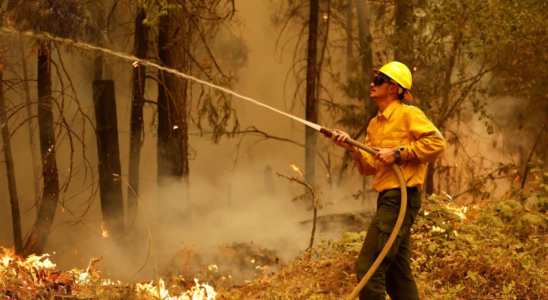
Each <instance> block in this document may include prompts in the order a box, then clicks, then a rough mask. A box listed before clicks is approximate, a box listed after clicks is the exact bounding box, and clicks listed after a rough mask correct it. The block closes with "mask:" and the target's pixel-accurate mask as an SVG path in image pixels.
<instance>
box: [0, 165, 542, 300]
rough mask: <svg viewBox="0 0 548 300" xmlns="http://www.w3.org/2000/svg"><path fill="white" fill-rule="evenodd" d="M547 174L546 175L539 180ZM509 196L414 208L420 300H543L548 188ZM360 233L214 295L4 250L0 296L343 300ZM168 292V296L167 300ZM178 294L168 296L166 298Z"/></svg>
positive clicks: (439, 199) (444, 200) (436, 199)
mask: <svg viewBox="0 0 548 300" xmlns="http://www.w3.org/2000/svg"><path fill="white" fill-rule="evenodd" d="M547 176H548V175H547ZM539 187H540V189H538V190H537V191H536V192H535V191H531V192H528V193H527V194H525V193H524V192H523V191H522V190H520V189H512V190H510V191H509V192H508V193H507V194H506V196H505V197H503V199H500V201H497V202H496V203H481V204H474V205H470V206H468V207H463V206H458V205H455V204H454V202H453V201H451V200H450V198H449V197H447V196H436V195H433V196H431V197H429V198H428V199H425V200H424V202H423V207H422V209H421V211H420V212H419V216H418V218H417V221H416V224H415V225H414V226H413V229H412V231H413V234H412V269H413V272H414V274H415V278H416V280H417V284H418V288H419V291H420V295H421V299H447V300H456V299H548V264H547V263H546V261H548V214H547V211H548V196H547V195H548V185H545V184H543V183H539ZM364 237H365V232H361V233H355V232H346V233H344V234H343V235H342V236H341V238H340V239H339V240H337V241H334V240H324V241H321V242H319V243H317V244H316V246H315V247H314V248H313V249H312V250H311V251H307V252H305V253H303V254H302V255H301V256H300V257H298V258H297V259H295V260H293V261H292V262H290V263H289V264H288V265H287V266H286V267H284V268H282V269H280V270H278V271H277V272H276V273H271V272H269V271H268V269H265V270H264V274H262V275H257V276H256V278H255V280H254V281H252V282H249V283H248V284H246V285H244V286H241V287H238V288H232V289H230V290H218V291H216V292H217V295H216V297H215V298H213V296H212V295H213V292H212V288H211V287H209V286H205V285H203V286H201V285H199V284H198V283H190V284H192V285H193V286H194V287H193V288H192V289H191V290H187V291H186V292H185V290H186V287H185V285H188V284H189V283H187V282H184V283H182V282H178V281H177V279H176V278H175V279H174V280H173V281H172V282H169V283H168V284H167V286H168V287H166V285H164V284H163V282H162V283H161V284H160V297H158V296H155V295H157V293H158V286H157V285H155V284H154V285H153V284H152V283H138V284H125V283H121V282H110V281H109V280H106V279H104V278H103V276H102V274H101V272H100V271H97V270H95V269H94V266H93V265H94V263H95V262H96V261H93V260H92V262H91V263H90V267H89V268H88V269H87V270H85V271H83V270H82V271H78V270H72V271H68V272H62V271H55V270H54V269H53V267H54V265H53V267H52V264H51V262H49V260H47V259H45V258H46V257H42V258H36V257H35V258H32V259H30V260H29V259H27V260H25V261H23V260H22V259H20V258H18V257H15V256H13V254H12V253H10V250H8V249H4V252H5V253H6V254H4V256H2V258H1V259H0V282H2V286H1V287H0V297H2V299H181V300H185V299H189V300H190V299H192V300H211V299H234V300H240V299H241V300H243V299H269V300H270V299H271V300H277V299H280V300H281V299H288V300H289V299H290V300H300V299H344V298H345V296H346V295H348V294H349V293H350V292H351V291H352V289H353V288H354V287H355V286H356V283H357V282H356V275H355V273H354V263H355V260H356V257H357V255H358V252H359V250H360V249H361V246H362V243H363V240H364ZM170 295H171V297H170ZM173 295H177V296H173Z"/></svg>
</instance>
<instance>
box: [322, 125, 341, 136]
mask: <svg viewBox="0 0 548 300" xmlns="http://www.w3.org/2000/svg"><path fill="white" fill-rule="evenodd" d="M320 132H321V133H323V135H325V136H326V137H328V138H331V137H332V136H333V135H334V134H335V135H338V134H339V132H338V131H336V130H333V129H329V128H325V127H322V129H320Z"/></svg>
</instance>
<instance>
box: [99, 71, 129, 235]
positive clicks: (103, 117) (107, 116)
mask: <svg viewBox="0 0 548 300" xmlns="http://www.w3.org/2000/svg"><path fill="white" fill-rule="evenodd" d="M93 102H94V105H95V119H96V128H97V152H98V154H99V189H100V195H101V212H102V215H103V225H104V227H106V230H107V231H108V234H109V235H110V236H112V237H113V238H115V239H118V238H121V237H122V236H123V235H124V233H125V226H124V221H125V220H124V198H123V195H122V183H121V180H117V178H116V176H115V175H114V174H116V175H120V174H121V172H122V167H121V165H120V147H119V145H118V120H117V118H116V98H115V93H114V81H112V80H95V81H93ZM129 218H132V216H129Z"/></svg>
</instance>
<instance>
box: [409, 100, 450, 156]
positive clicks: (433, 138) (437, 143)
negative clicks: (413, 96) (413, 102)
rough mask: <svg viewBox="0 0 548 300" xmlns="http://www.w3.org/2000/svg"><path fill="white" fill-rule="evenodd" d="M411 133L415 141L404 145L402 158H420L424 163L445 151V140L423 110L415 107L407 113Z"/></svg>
mask: <svg viewBox="0 0 548 300" xmlns="http://www.w3.org/2000/svg"><path fill="white" fill-rule="evenodd" d="M407 122H408V128H409V134H410V135H411V136H412V138H414V139H415V141H412V142H411V143H409V144H408V145H406V146H404V148H405V149H404V151H402V152H401V159H402V160H418V161H420V162H421V163H423V164H426V163H429V162H432V161H434V160H436V159H437V158H440V157H441V156H442V155H443V153H444V152H445V140H444V138H443V136H442V134H441V133H440V131H439V130H438V129H437V128H436V126H434V124H432V122H430V120H428V118H427V117H426V115H425V114H424V112H422V110H420V109H418V108H415V107H413V108H412V110H411V111H410V112H409V114H408V115H407Z"/></svg>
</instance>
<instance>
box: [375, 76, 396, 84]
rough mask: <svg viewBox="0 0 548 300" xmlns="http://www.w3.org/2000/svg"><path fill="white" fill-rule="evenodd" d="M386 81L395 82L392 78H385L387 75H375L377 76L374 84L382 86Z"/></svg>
mask: <svg viewBox="0 0 548 300" xmlns="http://www.w3.org/2000/svg"><path fill="white" fill-rule="evenodd" d="M385 83H388V84H393V83H392V81H390V79H388V78H385V77H383V76H375V77H374V78H373V84H374V85H375V86H381V85H383V84H385Z"/></svg>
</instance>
